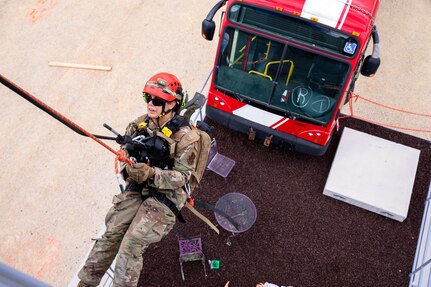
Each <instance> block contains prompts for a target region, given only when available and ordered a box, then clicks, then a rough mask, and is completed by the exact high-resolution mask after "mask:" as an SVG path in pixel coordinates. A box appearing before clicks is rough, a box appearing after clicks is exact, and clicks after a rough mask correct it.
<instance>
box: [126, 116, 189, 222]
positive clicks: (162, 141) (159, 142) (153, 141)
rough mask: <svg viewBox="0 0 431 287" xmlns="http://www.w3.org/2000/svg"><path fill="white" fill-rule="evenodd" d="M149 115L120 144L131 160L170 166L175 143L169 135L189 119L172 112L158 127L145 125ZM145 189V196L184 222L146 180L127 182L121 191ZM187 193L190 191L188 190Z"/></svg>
mask: <svg viewBox="0 0 431 287" xmlns="http://www.w3.org/2000/svg"><path fill="white" fill-rule="evenodd" d="M149 121H150V118H149V117H148V116H146V117H145V118H144V120H143V121H140V122H139V119H138V122H139V124H138V126H137V130H136V132H135V133H134V134H133V135H132V136H131V138H132V141H131V142H129V143H126V144H125V145H123V148H124V149H126V150H127V152H128V153H129V155H130V158H132V160H135V161H136V162H144V163H147V164H149V165H150V166H152V167H158V168H161V169H172V167H173V165H174V157H175V151H176V148H177V147H176V146H177V142H176V141H175V140H173V139H172V138H171V136H172V135H173V134H175V133H176V132H177V131H179V130H180V128H182V127H185V126H189V127H190V125H189V122H188V121H187V120H186V119H185V118H184V117H182V116H180V115H175V116H174V117H173V118H172V119H170V120H169V121H168V122H167V123H166V124H165V125H164V127H163V128H161V130H159V129H150V128H149V126H148V125H149ZM123 176H124V178H127V172H126V170H125V169H124V170H123ZM143 189H148V195H147V197H154V198H156V199H157V200H158V201H159V202H161V203H163V204H164V205H165V206H166V207H168V208H169V209H170V210H171V211H172V212H173V213H174V214H175V216H176V217H177V218H178V220H179V221H180V222H183V223H184V222H185V220H184V217H183V216H182V214H181V211H179V210H178V209H177V207H176V205H175V203H173V202H172V201H171V200H170V199H169V198H167V197H166V195H165V194H164V193H162V192H160V191H158V190H157V189H156V188H154V187H152V186H148V185H147V183H146V182H143V183H140V184H138V183H136V182H130V183H128V184H127V185H126V189H125V191H138V192H141V191H142V190H143ZM188 196H190V194H189V193H188Z"/></svg>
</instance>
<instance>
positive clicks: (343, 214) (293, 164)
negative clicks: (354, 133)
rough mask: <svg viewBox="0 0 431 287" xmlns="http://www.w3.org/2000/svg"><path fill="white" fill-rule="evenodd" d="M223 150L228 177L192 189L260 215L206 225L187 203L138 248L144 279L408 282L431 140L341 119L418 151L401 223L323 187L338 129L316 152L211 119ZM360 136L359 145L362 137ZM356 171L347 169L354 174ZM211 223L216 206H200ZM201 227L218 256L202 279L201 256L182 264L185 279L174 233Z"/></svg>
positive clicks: (430, 165) (242, 285)
mask: <svg viewBox="0 0 431 287" xmlns="http://www.w3.org/2000/svg"><path fill="white" fill-rule="evenodd" d="M210 123H211V124H212V125H213V126H215V136H216V139H217V142H218V146H219V152H220V153H221V154H224V155H226V156H228V157H230V158H232V159H234V160H235V161H236V165H235V167H234V169H233V171H232V172H231V173H230V175H229V176H228V178H227V181H224V180H223V178H222V177H220V176H218V175H216V174H214V173H213V172H209V171H207V172H206V174H205V177H204V180H203V182H202V184H201V186H200V187H199V189H198V190H197V192H196V193H195V195H196V197H197V198H199V199H201V200H203V201H206V202H208V203H211V204H215V203H216V202H217V200H218V198H220V197H221V196H223V195H224V194H226V193H230V192H239V193H242V194H245V195H247V196H248V197H249V198H250V199H251V200H252V201H253V202H254V204H255V206H256V209H257V219H256V222H255V224H254V225H253V226H252V227H251V228H250V229H249V230H247V231H245V232H243V233H239V234H237V235H236V236H234V237H232V238H231V243H232V244H231V246H228V245H227V244H226V240H227V239H228V237H229V236H230V235H232V233H230V232H228V231H226V230H224V229H222V228H221V227H220V226H219V227H220V235H217V234H216V233H215V232H214V231H212V230H211V229H210V228H209V227H208V226H207V225H206V224H205V223H203V222H202V221H200V220H199V219H198V218H197V217H196V216H194V215H193V214H192V213H191V212H190V211H189V210H184V211H183V214H184V216H185V218H186V221H187V223H186V224H181V223H177V224H176V226H175V228H174V229H173V231H172V232H171V233H170V234H169V235H168V236H167V237H166V238H165V239H164V240H162V241H161V242H159V243H158V244H155V245H151V246H150V247H149V248H148V250H147V251H146V252H145V253H144V255H143V256H144V267H143V270H142V274H141V277H140V286H214V287H215V286H217V287H222V286H224V284H225V283H226V282H227V281H228V280H229V281H230V282H231V283H230V285H229V286H230V287H237V286H239V287H250V286H252V287H254V286H256V283H258V282H264V281H268V282H272V283H274V284H277V285H286V286H288V285H293V286H295V287H298V286H355V287H357V286H362V287H363V286H388V287H397V286H403V287H404V286H408V283H409V273H410V272H411V268H412V264H413V259H414V255H415V250H416V244H417V239H418V234H419V230H420V224H421V220H422V214H423V209H424V203H425V199H426V196H427V193H428V188H429V184H430V179H431V144H430V142H428V141H425V140H421V139H419V138H416V137H412V136H409V135H406V134H403V133H399V132H395V131H392V130H389V129H386V128H383V127H381V126H376V125H373V124H369V123H366V122H363V121H359V120H356V119H351V118H349V119H344V120H343V121H342V122H341V124H342V126H343V127H344V126H346V127H350V128H352V129H355V130H359V131H362V132H366V133H368V134H371V135H375V136H378V137H381V138H384V139H388V140H391V141H394V142H397V143H400V144H403V145H406V146H410V147H413V148H416V149H419V150H421V154H420V161H419V166H418V170H417V174H416V181H415V184H414V189H413V194H412V197H411V202H410V208H409V213H408V216H407V219H406V220H405V221H404V222H402V223H400V222H398V221H395V220H392V219H388V218H386V217H383V216H380V215H377V214H375V213H372V212H369V211H366V210H364V209H361V208H358V207H355V206H352V205H349V204H346V203H344V202H341V201H338V200H335V199H332V198H330V197H327V196H325V195H323V194H322V192H323V189H324V186H325V183H326V179H327V176H328V173H329V170H330V168H331V164H332V160H333V158H334V155H335V152H336V149H337V145H338V142H339V138H340V136H341V132H342V128H340V131H339V132H337V133H336V134H335V135H334V139H333V141H332V143H331V146H330V148H329V149H328V151H327V153H326V154H325V155H324V156H321V157H313V156H308V155H303V154H299V153H294V152H291V151H288V150H285V149H282V148H278V147H276V146H270V147H269V148H267V147H265V146H263V144H262V141H260V140H259V141H255V142H249V141H248V139H247V137H246V136H245V135H243V134H240V133H237V132H234V131H231V130H228V129H226V128H224V127H222V126H220V125H217V124H216V123H214V122H210ZM365 144H366V143H364V145H365ZM354 172H355V171H354V170H352V173H354ZM199 210H200V211H201V212H202V213H203V214H205V215H206V216H207V217H208V218H209V219H211V220H212V221H213V222H214V223H217V222H216V220H215V217H214V213H213V212H211V211H209V210H206V209H199ZM178 234H183V235H184V234H185V235H187V236H192V235H198V234H201V235H202V240H203V250H204V252H205V254H206V257H207V259H213V260H220V268H219V269H212V270H211V269H210V268H209V264H208V263H207V266H206V268H207V273H208V277H207V279H206V280H205V278H204V273H203V272H204V271H203V266H202V264H201V262H199V261H194V262H187V263H184V273H185V281H183V280H182V279H181V275H180V264H179V261H178V256H179V250H178V242H177V237H176V236H177V235H178Z"/></svg>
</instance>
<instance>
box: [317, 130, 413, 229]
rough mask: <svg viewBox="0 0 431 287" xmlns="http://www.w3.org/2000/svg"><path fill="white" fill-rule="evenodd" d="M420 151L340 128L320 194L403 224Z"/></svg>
mask: <svg viewBox="0 0 431 287" xmlns="http://www.w3.org/2000/svg"><path fill="white" fill-rule="evenodd" d="M419 154H420V151H419V150H417V149H414V148H411V147H407V146H404V145H401V144H398V143H394V142H391V141H388V140H385V139H382V138H379V137H375V136H372V135H368V134H366V133H363V132H359V131H356V130H353V129H350V128H344V130H343V134H342V136H341V140H340V143H339V145H338V148H337V152H336V154H335V158H334V161H333V162H332V166H331V171H330V172H329V176H328V180H327V181H326V185H325V188H324V191H323V194H325V195H327V196H331V197H333V198H335V199H338V200H342V201H344V202H347V203H350V204H353V205H356V206H358V207H361V208H364V209H367V210H369V211H372V212H375V213H378V214H380V215H383V216H386V217H389V218H392V219H395V220H398V221H401V222H402V221H404V219H406V217H407V213H408V210H409V205H410V197H411V193H412V190H413V184H414V182H415V177H416V170H417V166H418V162H419Z"/></svg>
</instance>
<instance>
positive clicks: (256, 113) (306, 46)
mask: <svg viewBox="0 0 431 287" xmlns="http://www.w3.org/2000/svg"><path fill="white" fill-rule="evenodd" d="M224 6H225V7H226V10H225V11H223V13H222V21H221V27H220V33H219V38H220V39H219V43H218V49H217V55H216V58H215V63H214V69H213V74H212V78H211V85H210V88H209V93H208V100H207V106H206V115H207V116H208V117H209V118H210V119H212V120H214V121H216V122H218V123H220V124H222V125H224V126H227V127H229V128H231V129H233V130H237V131H240V132H243V133H249V134H250V135H253V136H256V137H258V138H264V139H266V142H267V143H268V141H270V142H274V143H277V144H284V145H287V146H288V147H289V148H290V149H292V150H294V151H297V152H302V153H306V154H311V155H322V154H324V153H325V152H326V150H327V148H328V146H329V144H330V141H331V135H332V133H333V131H334V129H335V128H336V123H337V119H338V117H339V115H340V109H341V107H342V105H343V104H344V103H346V101H347V99H348V95H349V93H350V92H351V91H353V89H354V86H355V81H356V80H357V78H358V76H359V74H360V73H361V74H362V75H364V76H368V77H372V76H373V75H374V74H375V72H376V71H377V68H378V67H379V65H380V55H379V54H380V50H379V37H378V34H377V29H376V27H375V25H374V19H375V17H376V13H377V10H378V6H379V0H289V1H275V0H243V1H240V0H237V1H219V2H218V3H217V4H216V5H215V6H214V7H213V8H212V9H211V11H210V12H209V14H208V16H207V18H206V19H205V20H204V21H203V22H202V36H203V37H204V38H205V39H207V40H212V38H213V35H214V31H215V23H214V20H213V18H214V15H215V14H216V12H217V11H218V10H220V9H221V8H222V7H224ZM370 39H372V40H373V43H372V45H373V49H372V55H368V56H366V57H365V51H366V48H367V46H368V44H369V42H370Z"/></svg>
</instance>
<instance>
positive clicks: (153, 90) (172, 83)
mask: <svg viewBox="0 0 431 287" xmlns="http://www.w3.org/2000/svg"><path fill="white" fill-rule="evenodd" d="M179 88H180V89H179ZM178 89H179V90H178ZM143 92H144V93H148V94H150V95H152V96H155V97H158V98H162V99H164V100H165V101H167V102H172V101H175V100H178V101H181V100H182V85H181V83H180V80H178V78H177V77H175V76H174V75H172V74H170V73H158V74H155V75H154V76H152V77H151V78H150V79H149V80H148V82H147V83H146V84H145V87H144V91H143Z"/></svg>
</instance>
